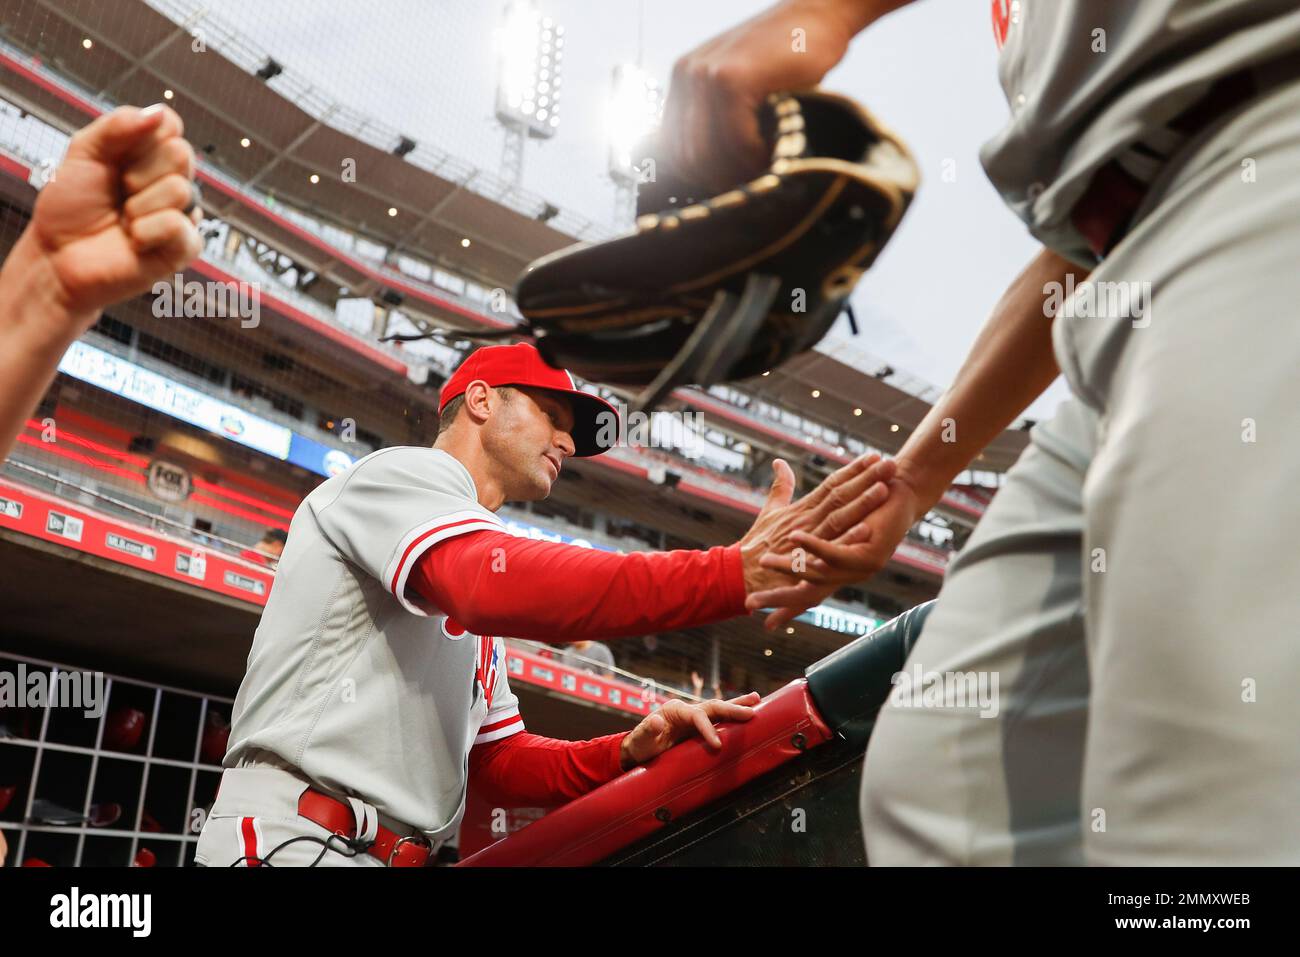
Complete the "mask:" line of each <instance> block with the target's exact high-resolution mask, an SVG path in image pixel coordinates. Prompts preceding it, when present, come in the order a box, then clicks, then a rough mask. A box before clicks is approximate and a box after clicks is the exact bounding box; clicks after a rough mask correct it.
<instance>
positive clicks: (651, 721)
mask: <svg viewBox="0 0 1300 957" xmlns="http://www.w3.org/2000/svg"><path fill="white" fill-rule="evenodd" d="M758 701H759V694H758V692H757V691H751V692H750V693H749V694H744V695H741V696H740V697H739V698H732V699H731V700H730V701H720V700H717V699H714V700H713V701H701V702H700V703H699V704H689V703H687V702H685V701H682V700H680V699H679V698H670V699H669V700H668V701H665V702H664V704H663V707H661V708H660V709H659V710H658V711H656V712H655V713H654V714H652V715H650V716H649V717H647V718H646V719H645V720H643V721H642V722H641V723H640V724H638V725H637V726H636V727H635V728H633V729H632V730H631V731H629V732H628V733H627V736H626V737H625V738H623V745H622V747H621V748H620V749H619V760H620V761H621V762H622V765H623V770H624V771H630V770H632V768H634V767H636V766H637V765H638V764H645V763H646V762H647V761H649V760H650V759H651V758H653V757H655V756H657V755H660V754H663V753H664V752H665V751H667V750H668V749H669V748H671V747H672V746H673V745H675V744H678V743H680V742H682V741H685V740H686V739H687V738H693V737H695V736H696V735H698V736H699V737H701V738H703V739H704V744H705V745H706V746H707V747H709V748H711V749H713V750H714V751H716V750H718V749H719V748H721V747H722V739H721V738H720V737H718V730H717V728H715V727H714V726H713V722H715V721H748V720H749V719H750V718H752V717H753V716H754V709H753V707H752V706H753V705H756V704H758Z"/></svg>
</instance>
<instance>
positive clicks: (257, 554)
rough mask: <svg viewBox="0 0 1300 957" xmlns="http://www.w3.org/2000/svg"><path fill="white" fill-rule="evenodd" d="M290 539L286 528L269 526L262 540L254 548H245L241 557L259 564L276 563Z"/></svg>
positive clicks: (240, 554)
mask: <svg viewBox="0 0 1300 957" xmlns="http://www.w3.org/2000/svg"><path fill="white" fill-rule="evenodd" d="M288 540H289V535H288V533H287V532H285V530H284V529H282V528H268V529H267V530H266V534H265V535H263V536H262V539H261V541H259V542H258V543H257V544H256V545H254V546H253V547H252V548H246V549H244V550H243V551H242V552H240V553H239V557H240V558H242V559H244V560H245V561H250V562H256V563H257V564H259V565H274V564H275V563H276V561H277V560H278V559H279V558H280V555H281V554H282V553H283V552H284V543H285V542H287V541H288Z"/></svg>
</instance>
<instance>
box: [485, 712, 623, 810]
mask: <svg viewBox="0 0 1300 957" xmlns="http://www.w3.org/2000/svg"><path fill="white" fill-rule="evenodd" d="M626 733H627V732H619V733H618V734H610V735H606V736H605V737H602V738H593V739H592V740H590V741H558V740H556V739H555V738H543V737H541V736H540V735H536V734H529V733H528V732H527V731H521V732H519V733H518V734H512V735H511V736H510V737H508V738H502V739H501V740H500V741H492V742H489V743H487V744H478V745H475V746H474V747H473V749H471V750H470V752H469V786H470V787H471V788H472V789H473V790H474V793H475V794H476V795H478V796H479V797H480V798H481V799H482V800H484V801H486V802H488V803H489V804H491V805H493V806H495V807H543V808H547V807H556V806H558V805H560V804H564V803H566V802H568V801H572V800H573V799H574V798H576V797H579V796H581V795H583V794H586V793H587V792H588V791H591V790H593V789H595V788H598V787H600V786H601V785H602V784H604V783H605V782H607V781H612V780H614V778H616V777H618V776H619V775H620V774H622V773H623V769H622V767H621V766H620V764H619V746H620V745H621V744H622V743H623V738H624V736H625V735H626Z"/></svg>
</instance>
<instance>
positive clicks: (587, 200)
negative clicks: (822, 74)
mask: <svg viewBox="0 0 1300 957" xmlns="http://www.w3.org/2000/svg"><path fill="white" fill-rule="evenodd" d="M539 5H540V7H541V9H542V12H543V13H545V14H546V15H548V16H550V17H552V18H554V19H555V21H556V22H558V23H560V24H562V25H563V26H564V27H565V30H566V46H565V59H564V64H563V70H564V86H563V98H562V121H561V127H560V130H559V133H558V135H557V136H556V137H555V138H554V139H551V140H549V141H544V142H538V141H532V142H530V143H529V145H528V147H527V156H526V160H525V170H524V185H525V186H526V187H527V188H528V189H529V190H530V191H532V192H534V193H538V194H541V195H542V196H544V197H546V198H547V199H548V200H549V201H551V202H553V203H555V205H557V206H560V207H561V208H564V209H566V210H573V211H575V212H578V213H580V214H582V215H583V216H585V217H587V218H590V219H593V220H597V221H601V222H609V221H612V219H613V215H614V203H615V199H614V187H613V184H612V183H611V181H610V180H609V178H608V176H607V174H606V151H607V138H606V129H607V119H606V97H607V93H608V88H609V78H610V74H611V72H612V70H613V68H614V66H615V65H616V64H618V63H622V62H634V61H636V60H637V58H638V55H640V57H641V63H642V66H643V67H644V68H645V69H646V70H647V71H648V72H649V73H650V74H651V75H652V76H654V77H656V78H657V79H659V80H660V81H661V82H662V83H663V84H664V85H667V81H668V77H669V75H670V73H671V70H672V64H673V62H674V61H675V60H676V59H677V57H678V56H680V55H681V54H682V53H684V52H686V51H687V50H689V49H691V48H692V47H694V46H696V45H698V44H699V43H701V42H703V41H705V40H707V39H709V38H710V37H712V36H713V35H715V34H716V33H718V32H720V31H721V30H724V29H726V28H727V27H729V26H731V25H733V24H735V23H738V22H740V21H741V20H743V19H745V18H746V17H748V16H750V15H752V14H753V13H754V12H755V11H757V10H758V9H760V8H761V6H762V4H760V3H755V2H753V0H707V2H705V0H650V2H644V0H539ZM208 6H209V7H210V8H211V9H212V10H213V12H214V13H215V14H216V15H218V16H221V17H222V18H223V19H225V20H227V21H228V22H230V23H232V24H233V25H235V26H237V28H238V29H239V30H240V31H242V32H244V33H246V34H248V35H249V36H251V37H252V38H253V39H255V40H256V41H257V43H258V44H260V45H261V46H263V47H265V48H266V49H268V50H269V51H270V52H271V53H272V55H273V56H275V57H276V58H277V59H278V60H279V61H280V62H282V63H283V64H284V65H285V66H286V68H287V69H290V70H293V71H295V72H296V73H297V74H298V75H299V76H302V77H305V78H307V79H308V80H310V82H311V83H313V84H314V85H317V86H319V87H320V88H321V89H322V90H323V91H325V92H327V93H328V94H329V95H330V96H331V97H333V98H335V99H337V100H340V101H342V102H345V103H347V104H349V105H351V106H354V107H358V108H360V109H362V110H364V111H366V112H369V113H372V114H374V115H376V116H379V117H381V118H382V119H383V120H384V121H385V122H386V123H389V124H391V125H393V126H396V127H398V128H399V129H401V130H404V131H406V132H407V134H408V135H410V136H411V137H412V138H414V139H417V140H420V141H428V142H432V143H434V144H436V145H437V146H439V147H440V148H441V149H443V150H446V151H447V152H450V153H453V154H456V155H458V156H460V157H462V158H464V159H466V160H469V161H470V162H472V163H474V164H475V165H477V166H481V167H483V168H485V169H488V170H492V171H497V170H498V169H499V167H500V160H501V147H502V133H501V129H500V127H499V125H498V124H497V122H496V120H495V118H494V113H493V109H494V97H495V77H496V56H495V45H494V28H495V27H496V25H497V23H498V22H499V20H500V18H501V12H502V10H503V9H504V0H374V2H373V3H370V4H358V3H354V2H352V0H274V2H267V0H211V2H210V3H209V4H208ZM996 53H997V50H996V47H995V44H994V41H993V31H992V27H991V23H990V15H989V5H988V4H987V3H985V2H978V0H977V2H972V0H919V2H916V3H913V4H912V5H911V6H909V7H907V8H904V9H903V10H900V11H898V12H897V13H894V14H891V15H890V16H888V17H886V18H885V19H884V20H882V21H880V22H879V23H877V24H875V25H873V26H872V27H870V28H868V30H867V31H865V32H864V33H863V34H862V35H860V36H859V37H858V38H857V40H856V41H855V42H854V44H853V46H852V48H851V49H850V52H849V54H848V56H847V57H846V58H845V60H844V61H843V62H842V63H841V64H840V65H839V66H838V67H837V68H836V69H835V70H833V71H832V72H831V74H830V75H829V76H828V77H827V78H826V80H825V82H824V83H823V86H824V87H825V88H827V89H830V90H834V91H838V92H843V93H846V94H849V95H852V96H854V97H856V98H858V99H860V100H861V101H862V102H864V103H865V104H866V105H867V106H868V108H869V109H871V110H872V111H873V112H874V113H875V114H876V115H877V116H878V117H879V118H880V119H881V121H882V122H884V123H885V124H886V125H887V126H890V127H891V128H893V129H894V130H895V131H896V132H897V133H898V134H899V135H900V136H901V137H902V138H903V140H904V141H905V142H907V143H908V144H909V145H910V147H911V148H912V151H913V153H914V155H915V156H916V158H917V162H918V165H919V166H920V168H921V175H922V186H921V189H920V191H919V192H918V194H917V197H916V199H915V201H914V202H913V204H912V207H911V209H910V211H909V212H908V214H907V216H906V218H905V219H904V221H903V224H902V226H901V227H900V229H899V231H898V233H897V234H896V236H895V237H894V239H893V240H892V242H891V243H890V245H889V247H888V248H887V249H886V250H885V252H884V253H883V254H882V255H881V257H880V258H879V259H878V260H877V262H876V264H875V266H874V267H873V269H872V270H871V271H870V272H869V273H868V274H867V276H865V277H864V279H863V280H862V282H861V283H860V284H859V287H858V289H857V291H856V292H855V294H854V297H853V303H854V308H855V312H856V313H857V317H858V320H859V326H860V328H861V334H860V335H859V336H858V337H856V339H854V340H853V342H854V344H855V345H858V346H860V347H861V348H863V349H865V350H867V351H868V352H869V353H871V354H873V355H875V356H879V357H881V358H884V359H886V360H888V361H889V362H890V363H891V364H893V365H895V366H897V367H899V368H900V369H904V370H906V371H907V372H909V373H912V374H913V375H915V376H918V377H919V378H921V379H923V380H925V381H927V382H929V383H931V384H933V385H936V386H939V387H940V388H942V387H945V386H946V385H948V384H949V383H950V382H951V380H952V377H953V376H954V374H955V373H956V371H957V369H958V367H959V366H960V364H961V362H962V359H963V358H964V357H965V355H966V351H967V349H968V348H969V346H970V344H971V342H972V341H973V340H974V337H975V335H976V333H977V332H978V330H979V328H980V326H981V325H982V324H983V323H984V321H985V319H986V318H987V316H988V314H989V312H990V310H991V309H992V306H993V304H994V303H995V302H996V300H997V298H998V296H999V295H1000V294H1001V293H1002V291H1003V290H1004V289H1005V288H1006V286H1007V285H1008V284H1009V282H1010V281H1011V279H1012V278H1013V277H1014V276H1015V274H1016V273H1017V272H1018V271H1019V269H1020V268H1021V267H1022V266H1023V265H1024V264H1025V263H1027V262H1028V261H1029V259H1030V258H1031V257H1032V256H1033V255H1034V252H1035V251H1036V248H1037V247H1036V244H1035V243H1034V242H1033V240H1032V238H1031V237H1030V236H1029V234H1028V233H1027V232H1026V230H1025V228H1024V226H1023V224H1022V223H1021V222H1020V221H1019V220H1018V219H1017V218H1015V217H1014V216H1013V215H1012V214H1011V213H1010V212H1009V211H1008V210H1007V209H1006V208H1005V207H1004V206H1003V205H1002V203H1001V200H1000V199H999V197H998V196H997V194H996V193H995V191H994V190H993V189H992V187H991V186H990V185H989V183H988V181H987V179H986V178H985V177H984V175H983V171H982V170H981V168H980V164H979V158H978V150H979V147H980V144H981V143H983V142H984V141H985V140H987V139H989V138H991V137H992V135H993V134H994V133H995V132H996V131H997V130H998V129H999V127H1000V126H1001V125H1002V123H1003V122H1004V121H1005V119H1006V116H1007V106H1006V101H1005V99H1004V97H1003V94H1002V91H1001V89H1000V87H999V86H998V83H997V77H996ZM945 172H947V173H948V174H949V175H946V176H945ZM830 335H831V336H832V337H848V336H849V333H848V331H847V326H846V323H844V322H843V321H841V322H840V323H838V324H837V325H836V327H835V329H833V330H832V332H831V334H830ZM868 371H874V370H868ZM1064 394H1065V390H1064V387H1063V386H1062V385H1061V384H1060V383H1059V382H1058V383H1057V385H1056V386H1055V387H1054V388H1053V389H1052V390H1049V392H1048V394H1047V395H1046V396H1045V397H1044V398H1043V399H1040V400H1039V401H1038V402H1037V403H1035V405H1034V406H1033V407H1031V409H1030V414H1031V415H1032V416H1033V417H1035V418H1042V417H1044V416H1045V415H1048V414H1050V412H1051V410H1052V409H1053V408H1054V407H1055V404H1056V402H1057V401H1059V399H1060V398H1061V397H1062V396H1063V395H1064Z"/></svg>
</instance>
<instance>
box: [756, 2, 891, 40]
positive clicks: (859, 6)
mask: <svg viewBox="0 0 1300 957" xmlns="http://www.w3.org/2000/svg"><path fill="white" fill-rule="evenodd" d="M912 2H913V0H781V2H780V3H778V4H777V6H779V7H785V8H786V9H787V10H788V11H790V12H794V13H800V12H807V13H809V14H820V15H824V14H827V13H829V14H830V15H831V16H834V17H838V18H839V19H840V20H841V21H843V22H844V23H845V24H846V25H847V27H848V29H849V30H850V32H851V33H861V32H862V31H863V30H865V29H866V28H867V27H869V26H871V24H872V23H874V22H875V21H877V20H879V19H880V18H881V17H883V16H884V15H885V14H887V13H890V12H891V11H894V10H897V9H898V8H899V7H905V6H907V5H908V4H909V3H912Z"/></svg>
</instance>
